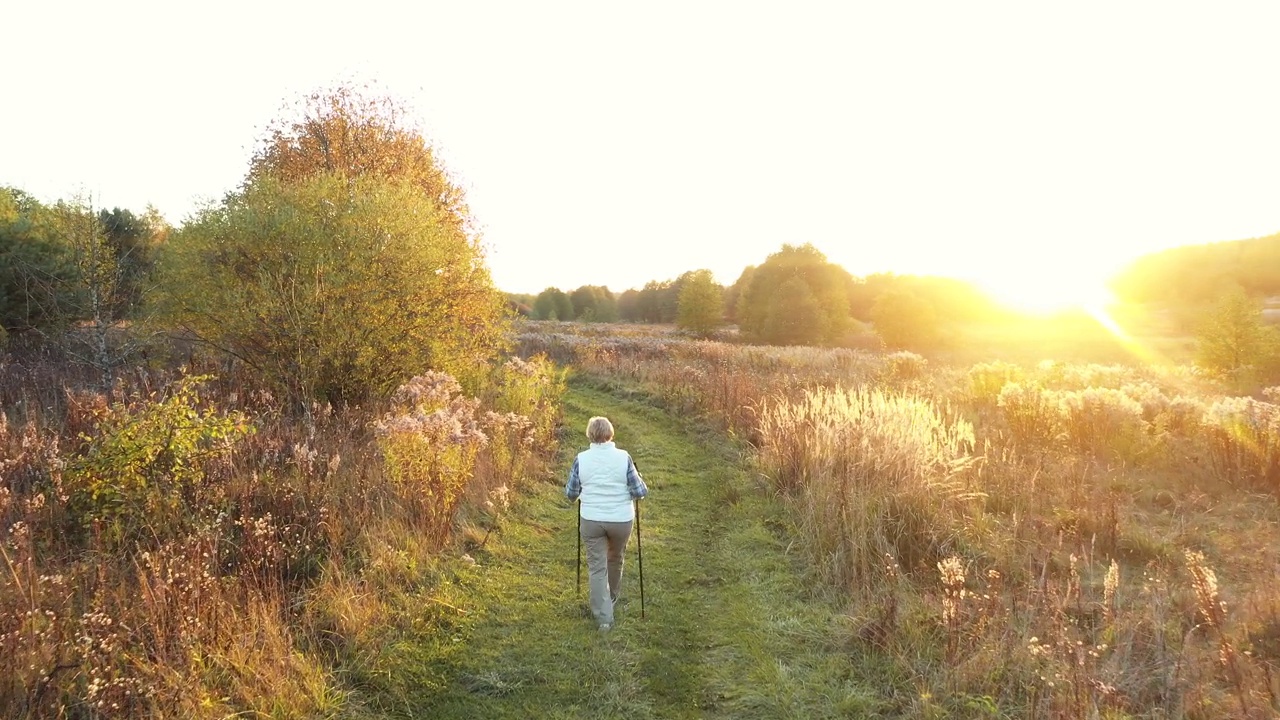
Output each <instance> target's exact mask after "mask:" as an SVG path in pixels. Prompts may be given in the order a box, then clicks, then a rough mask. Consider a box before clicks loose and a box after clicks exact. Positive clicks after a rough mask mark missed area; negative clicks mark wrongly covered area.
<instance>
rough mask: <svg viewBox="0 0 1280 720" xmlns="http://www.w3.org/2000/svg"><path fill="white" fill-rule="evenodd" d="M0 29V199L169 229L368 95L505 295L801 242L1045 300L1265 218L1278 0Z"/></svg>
mask: <svg viewBox="0 0 1280 720" xmlns="http://www.w3.org/2000/svg"><path fill="white" fill-rule="evenodd" d="M193 8H198V9H193ZM409 8H412V9H409ZM0 27H2V28H3V35H4V40H3V42H2V43H0V67H4V68H6V72H5V82H4V90H3V96H4V103H3V105H4V107H3V109H0V184H5V185H14V186H17V187H19V188H22V189H24V190H27V191H28V192H31V193H33V194H35V195H36V196H37V197H40V198H42V199H45V200H52V199H56V198H59V197H69V196H71V195H73V194H75V193H77V192H89V193H91V194H92V195H94V196H95V197H96V199H97V204H99V205H104V206H108V207H110V206H116V205H119V206H122V207H127V208H129V209H132V210H134V211H136V212H141V211H142V210H143V209H144V208H145V206H146V205H147V204H148V203H152V204H154V205H156V206H157V207H158V208H159V209H160V210H161V211H162V212H163V213H164V214H165V215H166V216H167V217H168V218H169V219H170V221H172V222H175V223H180V222H181V221H182V219H183V218H184V217H185V216H186V215H187V214H188V213H189V212H191V210H192V209H193V208H194V207H195V205H196V203H197V201H199V200H200V199H210V198H217V197H220V196H221V195H222V193H224V192H226V191H227V190H230V189H231V188H233V187H234V186H235V185H236V184H237V182H238V181H239V180H240V179H241V177H242V176H243V174H244V172H245V169H246V164H247V163H246V161H247V159H248V156H249V153H250V152H251V149H252V146H253V144H254V141H255V139H256V138H257V137H258V135H259V133H260V131H261V128H262V127H263V126H264V125H265V124H266V123H267V122H268V121H269V120H270V119H271V118H272V117H274V116H276V115H277V114H278V111H279V109H280V107H281V105H282V103H283V102H285V101H286V100H291V99H294V98H296V97H297V96H298V95H299V94H301V93H303V92H306V91H310V90H312V89H315V88H317V87H319V86H328V85H332V84H334V82H336V81H338V80H340V79H343V78H347V77H355V78H357V79H371V80H376V81H378V82H379V83H380V84H381V85H382V86H383V87H384V88H386V89H389V90H390V91H392V92H394V93H395V94H397V95H399V96H401V97H403V98H405V99H407V100H408V101H409V102H410V104H411V105H412V106H413V108H414V109H415V111H416V112H417V113H418V115H419V116H420V117H421V119H422V121H423V123H424V125H425V127H426V129H427V132H428V134H429V136H430V139H431V140H432V141H433V142H434V143H435V144H436V145H437V147H438V148H439V151H440V153H441V156H442V157H443V158H444V160H445V162H446V163H447V166H448V168H449V169H450V171H451V172H452V173H453V174H454V176H455V177H456V179H457V180H458V181H459V183H460V184H462V185H463V187H465V188H466V190H467V192H468V196H469V199H470V203H471V207H472V211H473V214H474V215H475V217H476V219H477V220H478V222H479V224H480V226H481V227H482V229H483V232H484V237H485V242H486V244H487V246H488V247H489V258H490V266H491V267H492V269H493V273H494V277H495V279H496V281H497V282H498V284H499V286H500V287H502V288H503V289H505V290H508V291H513V292H537V291H538V290H541V289H542V288H544V287H546V286H548V285H556V286H559V287H561V288H564V289H572V288H574V287H577V286H579V285H583V284H605V285H608V286H609V287H611V288H613V289H614V290H622V289H625V288H627V287H637V286H640V285H642V284H643V283H644V282H645V281H647V280H651V279H662V278H671V277H675V276H676V275H678V274H680V273H681V272H683V271H685V270H691V269H696V268H701V267H706V268H710V269H711V270H712V271H713V272H714V273H715V274H716V277H717V278H718V279H719V280H720V281H722V282H724V283H731V282H732V281H733V280H734V279H736V277H737V276H738V274H739V272H740V271H741V270H742V268H743V267H744V266H746V265H748V264H758V263H760V262H762V261H763V260H764V259H765V257H766V256H767V255H768V254H769V253H771V252H773V251H775V250H777V249H778V248H779V247H780V246H781V244H782V243H784V242H792V243H803V242H812V243H813V244H815V245H816V246H817V247H818V248H819V249H821V250H823V251H824V252H825V253H827V255H828V256H829V257H830V258H831V259H832V260H834V261H836V262H839V263H841V264H842V265H844V266H845V267H846V268H848V269H849V270H850V271H851V272H853V273H854V274H855V275H861V274H866V273H870V272H876V271H885V270H892V271H896V272H902V273H929V274H941V275H951V276H957V277H966V278H970V279H978V280H980V281H983V282H985V283H986V284H987V285H988V286H991V287H996V288H997V289H1003V290H1004V291H1005V292H1006V293H1007V294H1008V293H1012V294H1015V295H1016V294H1018V293H1019V292H1021V293H1036V292H1041V293H1047V294H1052V293H1055V292H1068V291H1072V290H1073V289H1074V288H1080V287H1083V286H1084V285H1086V284H1088V283H1089V282H1092V281H1094V280H1096V278H1097V276H1098V274H1099V273H1100V272H1101V269H1102V268H1105V269H1110V268H1112V267H1114V266H1115V265H1116V264H1117V263H1119V262H1120V261H1121V260H1124V259H1127V258H1129V257H1132V256H1134V255H1137V254H1139V253H1142V252H1145V251H1149V250H1153V249H1157V248H1161V247H1167V246H1171V245H1177V244H1184V243H1201V242H1210V241H1216V240H1231V239H1240V238H1246V237H1256V236H1260V235H1268V234H1271V233H1274V232H1277V231H1280V201H1278V199H1280V94H1277V78H1278V77H1280V76H1278V75H1277V72H1278V71H1280V43H1277V42H1276V40H1275V38H1276V37H1277V35H1278V33H1280V3H1272V2H1262V3H1232V2H1214V3H1172V2H1148V3H1140V2H1119V1H1116V0H1107V1H1105V2H1069V3H1042V2H1026V1H1025V0H1020V1H1014V2H1001V3H995V2H954V1H939V2H853V1H844V2H828V3H816V2H803V1H796V0H779V1H777V2H767V3H766V2H746V1H737V2H699V1H698V0H679V1H676V2H665V1H654V0H648V1H646V2H643V3H631V4H625V5H624V4H622V3H611V2H580V3H564V2H542V1H539V2H505V3H496V2H457V1H456V0H454V1H451V2H447V3H443V2H422V3H404V5H403V6H401V5H400V4H391V3H385V2H372V1H365V2H360V3H348V4H345V5H343V6H341V7H334V8H333V9H324V7H323V6H322V5H320V4H317V3H315V2H305V3H283V2H267V1H266V0H255V1H254V2H240V1H239V0H234V1H231V2H222V3H201V4H198V5H192V4H191V3H177V2H156V3H140V2H134V1H129V0H117V1H115V2H97V1H94V2H82V3H70V2H59V1H57V0H41V2H17V1H14V2H10V3H7V6H6V7H5V8H4V9H3V10H0ZM1063 288H1065V289H1063Z"/></svg>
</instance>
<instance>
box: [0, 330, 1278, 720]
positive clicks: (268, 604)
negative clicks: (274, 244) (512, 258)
mask: <svg viewBox="0 0 1280 720" xmlns="http://www.w3.org/2000/svg"><path fill="white" fill-rule="evenodd" d="M517 332H518V334H517V337H516V342H515V348H514V351H515V352H514V354H513V355H511V356H509V357H506V358H504V359H502V360H500V361H497V362H495V363H494V364H493V365H492V366H490V367H488V368H485V369H484V371H483V372H477V373H473V376H474V377H473V378H472V379H470V380H468V381H466V386H465V387H464V385H463V384H462V383H461V382H459V381H458V380H456V379H454V378H452V377H450V376H448V375H445V374H443V373H436V372H429V373H425V374H423V375H419V376H417V377H415V378H413V379H412V380H411V381H409V382H407V383H404V384H403V385H402V386H401V387H400V388H399V390H397V391H396V392H395V393H394V394H393V395H392V396H391V397H390V398H388V399H386V400H378V401H373V402H370V403H369V404H368V405H367V406H360V405H354V406H343V407H338V408H335V407H332V406H330V405H327V404H323V405H321V404H315V403H313V404H311V405H310V406H308V407H306V408H302V409H300V411H297V412H293V411H286V409H285V408H286V407H287V405H286V404H285V403H283V402H282V401H281V400H280V399H278V398H276V397H274V396H273V394H272V392H271V390H269V389H268V387H267V386H265V385H263V384H262V383H261V381H260V380H258V379H256V378H255V377H254V375H253V374H252V373H249V372H246V371H245V370H244V369H243V368H242V367H240V366H238V365H234V364H231V365H228V364H227V363H225V362H217V361H214V360H213V359H211V358H206V357H203V356H202V355H201V354H200V353H198V352H194V351H191V350H190V349H185V348H180V347H177V346H175V347H172V348H168V349H167V351H166V352H159V351H157V352H156V353H153V354H152V355H151V356H150V357H149V358H148V361H147V362H146V363H145V364H138V365H136V366H132V367H129V368H125V369H123V370H122V371H121V372H120V373H119V375H118V378H117V380H116V382H115V384H114V386H112V387H111V388H110V389H109V390H107V391H99V390H94V389H92V388H94V387H95V385H96V384H97V383H96V378H95V377H94V376H93V375H92V374H91V373H89V372H88V371H87V370H85V369H83V368H77V366H75V365H73V364H71V363H68V362H67V361H66V358H64V357H61V356H59V355H58V354H57V353H56V352H53V351H51V350H49V349H47V348H46V349H40V348H36V347H25V346H23V345H21V344H20V343H11V344H10V347H9V348H7V350H6V352H5V353H4V355H3V356H2V357H3V359H2V360H0V362H2V363H3V364H2V365H0V474H2V476H3V480H4V482H3V484H2V485H0V532H2V533H3V537H0V560H2V561H3V567H0V623H2V624H0V711H2V712H0V714H3V715H4V716H6V717H21V718H41V717H83V718H113V717H210V718H213V717H228V716H232V715H239V716H246V717H368V718H374V717H416V716H422V715H423V714H424V713H425V714H427V715H430V716H432V717H471V716H477V713H479V716H493V717H509V716H510V717H515V716H522V717H523V716H528V715H527V713H529V712H534V711H531V710H530V708H540V709H541V710H538V711H537V712H542V711H543V710H545V711H546V712H550V713H553V714H554V716H556V717H574V716H575V713H578V712H583V713H586V712H597V711H598V712H605V713H606V714H609V713H615V714H616V713H622V714H627V713H630V714H632V715H634V716H635V717H761V718H765V717H806V718H807V717H840V716H847V715H848V714H850V713H853V714H854V715H856V716H866V717H909V718H944V717H954V718H1023V717H1034V718H1096V717H1105V718H1265V717H1274V716H1275V714H1276V712H1277V710H1278V709H1280V699H1278V698H1280V593H1278V592H1277V589H1276V588H1280V505H1278V502H1277V499H1278V498H1280V390H1277V389H1276V388H1260V389H1259V390H1258V392H1257V393H1254V394H1252V395H1249V396H1241V395H1237V394H1233V393H1230V392H1227V391H1226V390H1225V389H1224V388H1223V387H1222V386H1220V385H1219V384H1218V383H1217V382H1216V381H1215V380H1213V379H1212V378H1209V377H1206V376H1204V375H1203V374H1201V373H1199V372H1198V371H1196V370H1195V369H1194V368H1192V367H1190V366H1189V365H1186V364H1183V363H1181V362H1179V361H1178V360H1179V359H1178V358H1174V359H1173V360H1170V359H1169V356H1168V355H1167V354H1165V355H1154V354H1151V355H1147V356H1145V357H1146V360H1145V361H1144V356H1143V355H1142V354H1141V353H1135V352H1130V350H1128V349H1126V348H1125V347H1122V348H1121V349H1122V350H1123V351H1124V353H1125V355H1124V356H1123V359H1126V360H1127V362H1088V361H1086V360H1084V359H1067V360H1044V361H1034V362H1032V361H1018V362H1015V361H1012V360H1009V359H1001V360H988V361H983V362H968V361H967V360H966V358H965V355H964V354H963V353H957V352H951V353H942V354H939V355H937V356H935V357H934V358H932V359H926V358H925V357H923V356H921V355H917V354H913V353H909V352H894V353H889V352H882V351H875V350H855V349H847V348H830V349H822V348H811V347H763V346H751V345H746V344H742V343H741V342H740V341H739V339H738V338H737V337H736V336H734V335H733V334H724V335H723V336H722V337H721V339H720V340H703V339H695V338H693V337H689V336H685V335H682V334H680V333H677V332H674V331H673V330H671V329H670V328H669V327H665V326H647V325H607V324H599V323H593V324H576V323H556V322H525V323H522V324H520V325H518V326H517ZM1001 333H1003V334H1001ZM997 337H1003V338H1004V341H1003V342H1005V343H1006V344H1005V345H1003V346H1002V345H999V343H997V342H995V338H997ZM1012 338H1013V335H1012V332H1011V331H1010V329H1009V328H1005V329H1003V330H1001V331H1000V332H999V333H995V334H991V335H987V336H984V340H983V342H984V347H985V349H986V351H988V352H989V353H990V354H991V356H993V357H1005V358H1020V357H1023V356H1026V357H1034V355H1035V348H1034V347H1032V348H1028V347H1026V346H1025V345H1024V346H1022V347H1018V346H1017V345H1016V344H1015V343H1014V342H1013V339H1012ZM1064 346H1065V343H1064ZM964 347H965V348H966V350H965V352H972V353H977V352H979V350H977V349H975V348H973V347H970V346H968V345H965V346H964ZM1088 347H1094V348H1096V347H1099V346H1096V345H1090V346H1088ZM1165 347H1167V348H1174V349H1175V351H1176V348H1177V342H1176V340H1173V341H1168V342H1167V343H1166V346H1165ZM1113 350H1114V348H1107V350H1106V352H1108V353H1110V352H1112V351H1113ZM1101 357H1104V358H1110V357H1111V355H1104V356H1101ZM1155 357H1162V358H1164V360H1163V361H1162V362H1151V361H1150V359H1151V358H1155ZM567 373H568V375H570V376H572V378H573V379H572V382H571V383H570V385H569V386H568V387H569V390H568V395H566V377H567ZM566 404H567V405H568V407H569V410H570V415H569V417H568V418H567V422H568V423H569V425H566V424H565V423H564V422H562V412H563V411H564V408H565V406H566ZM602 411H607V412H608V413H610V414H616V416H617V417H618V418H620V419H621V420H622V421H623V424H622V425H621V426H620V432H621V433H623V438H624V440H625V442H626V443H627V444H628V446H629V447H631V448H632V449H633V450H634V451H635V452H636V453H637V454H636V457H637V459H638V462H639V463H640V464H641V465H642V466H643V467H644V468H646V471H647V472H649V473H650V476H649V477H650V480H651V482H652V483H653V487H654V489H655V493H657V499H656V500H655V502H658V504H656V505H654V506H653V508H654V509H653V510H652V511H651V512H652V514H647V515H646V517H647V518H648V520H647V522H651V523H652V525H649V526H646V533H652V535H649V534H646V546H647V547H650V549H648V550H647V555H646V562H650V563H653V564H654V567H652V568H650V573H651V576H650V582H651V583H652V585H651V588H650V603H651V608H650V615H651V619H650V620H649V621H647V622H646V623H637V622H635V621H634V618H632V619H631V620H630V621H628V620H625V619H624V622H623V623H622V625H621V626H620V628H619V629H618V630H616V631H615V633H614V635H615V637H613V638H604V639H602V638H599V637H596V633H595V632H594V630H593V629H591V628H590V627H589V623H587V622H585V621H584V620H583V618H582V617H581V615H580V613H579V612H578V610H580V608H579V607H578V604H577V603H578V600H575V597H576V596H575V595H574V591H573V586H572V584H571V579H572V574H571V573H572V567H573V566H572V562H573V557H572V550H573V544H572V527H571V523H569V522H568V521H566V520H565V519H564V518H565V513H566V510H565V507H564V505H565V503H564V500H563V497H562V496H561V493H560V485H561V484H562V482H563V478H562V477H561V476H562V469H563V468H562V467H561V466H563V465H564V464H565V463H566V462H567V460H568V459H569V458H570V457H571V452H572V451H571V450H567V449H563V448H564V447H565V446H570V447H572V446H575V445H576V444H577V443H579V442H580V433H581V428H580V427H579V425H581V423H582V422H583V421H584V420H585V418H586V417H587V416H588V415H590V414H593V413H597V412H602ZM626 433H631V434H630V435H629V436H628V435H627V434H626ZM569 437H573V438H577V439H576V440H573V441H568V440H567V438H569ZM650 543H652V546H649V544H650ZM650 554H651V555H650ZM531 568H532V569H534V570H533V571H532V572H531ZM628 602H629V603H630V604H628V605H625V606H624V611H623V612H624V613H630V614H631V615H634V613H635V610H636V608H635V605H634V603H635V599H634V598H630V599H629V600H628ZM708 613H709V614H708ZM625 617H626V615H624V618H625ZM707 618H714V620H708V619H707ZM549 628H553V629H554V632H552V633H550V634H549V633H548V629H549ZM601 664H603V665H601ZM597 665H600V668H599V669H598V672H597V671H595V670H592V669H591V668H595V667H596V666H597ZM606 666H607V667H606ZM584 673H586V674H585V675H584ZM584 678H586V680H584ZM584 683H585V686H584ZM584 687H586V688H588V689H592V690H594V691H595V693H594V695H593V694H592V693H587V694H585V695H583V694H582V690H583V689H584ZM593 698H594V699H593ZM535 714H536V712H535ZM549 716H550V715H549Z"/></svg>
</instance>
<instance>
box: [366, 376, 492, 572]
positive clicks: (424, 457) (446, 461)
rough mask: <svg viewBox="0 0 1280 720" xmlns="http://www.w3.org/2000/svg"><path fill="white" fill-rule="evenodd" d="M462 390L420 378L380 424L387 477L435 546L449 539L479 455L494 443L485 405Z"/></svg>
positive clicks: (399, 394)
mask: <svg viewBox="0 0 1280 720" xmlns="http://www.w3.org/2000/svg"><path fill="white" fill-rule="evenodd" d="M461 391H462V388H461V386H460V385H458V381H457V380H454V379H453V378H452V377H450V376H449V375H445V374H444V373H436V372H428V373H426V374H424V375H420V376H418V377H415V378H413V379H412V380H410V381H409V382H408V383H407V384H405V385H403V386H401V387H400V389H398V390H397V391H396V393H395V396H394V397H393V398H392V402H393V404H394V406H395V408H396V409H395V410H393V411H392V412H390V413H388V414H387V415H385V416H384V417H383V418H382V419H381V420H380V421H378V423H377V424H376V425H375V432H376V436H377V442H378V449H379V450H380V451H381V454H382V460H383V464H384V468H385V470H386V473H387V477H388V479H389V480H390V481H391V482H392V484H393V485H394V486H395V488H396V490H397V494H398V497H399V500H400V501H401V503H402V506H403V507H404V508H405V509H406V510H407V511H408V514H409V519H410V521H411V522H413V523H414V524H415V526H416V527H417V528H418V530H420V531H421V532H422V534H423V535H424V536H425V538H426V539H427V541H428V542H429V543H430V544H431V545H433V546H435V547H439V546H441V545H443V543H444V541H445V540H446V539H447V538H448V537H449V534H450V531H451V530H452V527H453V517H454V512H455V511H456V510H457V507H458V501H459V500H461V498H462V493H463V490H464V489H465V488H466V485H467V483H468V482H469V481H470V480H471V478H472V476H473V474H474V471H475V466H476V456H477V454H478V453H479V451H480V448H482V447H483V446H484V445H485V444H486V443H487V442H488V438H487V437H486V436H485V434H484V433H483V432H481V430H480V425H479V420H478V418H477V417H476V411H477V410H478V409H479V407H480V401H478V400H474V399H471V398H466V397H463V396H462V395H461Z"/></svg>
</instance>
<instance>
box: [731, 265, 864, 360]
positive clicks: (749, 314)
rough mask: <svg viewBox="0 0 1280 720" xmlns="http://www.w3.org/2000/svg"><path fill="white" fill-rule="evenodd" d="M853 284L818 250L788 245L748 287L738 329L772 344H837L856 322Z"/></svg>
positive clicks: (755, 273)
mask: <svg viewBox="0 0 1280 720" xmlns="http://www.w3.org/2000/svg"><path fill="white" fill-rule="evenodd" d="M850 283H851V278H850V276H849V273H848V272H847V271H845V270H844V268H841V267H840V266H839V265H835V264H834V263H831V262H828V261H827V258H826V256H825V255H823V254H822V253H821V252H819V251H818V249H817V248H815V247H813V246H812V245H800V246H796V245H783V246H782V249H781V250H779V251H778V252H776V253H774V254H772V255H770V256H769V257H768V258H767V259H766V260H765V262H764V263H763V264H761V265H760V266H759V267H757V268H756V269H755V270H754V271H753V272H752V273H751V275H750V278H749V282H746V283H745V288H743V290H742V294H741V297H740V298H739V300H738V302H737V317H738V325H739V327H740V328H742V332H743V333H744V334H745V335H746V336H747V337H749V338H752V339H755V340H760V341H764V342H768V343H775V344H806V345H808V344H823V343H826V344H830V343H834V342H836V341H837V340H838V339H839V338H840V337H841V336H842V335H843V334H844V333H845V331H846V330H847V329H848V328H849V325H850V322H851V321H850V317H849V302H848V295H847V287H848V286H849V284H850ZM801 285H803V286H804V288H803V291H802V289H801V287H800V286H801ZM784 287H785V288H786V289H785V291H784ZM810 315H812V317H810Z"/></svg>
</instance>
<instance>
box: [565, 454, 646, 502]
mask: <svg viewBox="0 0 1280 720" xmlns="http://www.w3.org/2000/svg"><path fill="white" fill-rule="evenodd" d="M627 492H629V493H631V497H633V498H642V497H644V496H646V495H648V494H649V488H648V487H647V486H646V485H645V484H644V478H641V477H640V471H639V470H637V469H636V461H635V460H632V459H631V457H630V456H628V457H627ZM581 494H582V478H581V477H579V476H578V459H577V458H574V459H573V467H572V468H570V469H569V484H568V485H565V486H564V496H565V497H567V498H569V499H570V500H577V499H578V496H579V495H581Z"/></svg>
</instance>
